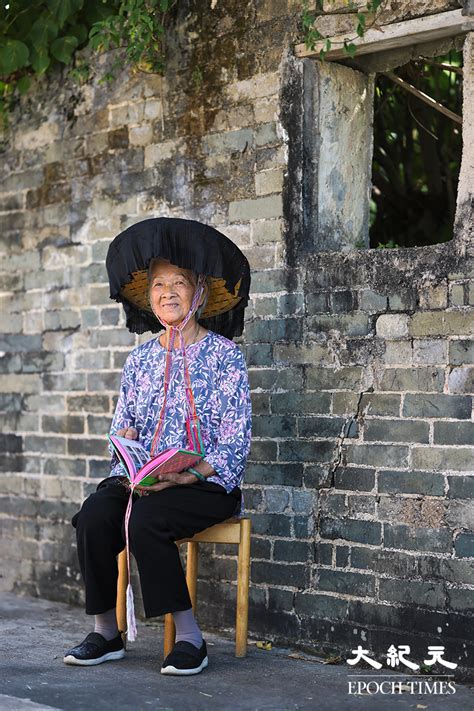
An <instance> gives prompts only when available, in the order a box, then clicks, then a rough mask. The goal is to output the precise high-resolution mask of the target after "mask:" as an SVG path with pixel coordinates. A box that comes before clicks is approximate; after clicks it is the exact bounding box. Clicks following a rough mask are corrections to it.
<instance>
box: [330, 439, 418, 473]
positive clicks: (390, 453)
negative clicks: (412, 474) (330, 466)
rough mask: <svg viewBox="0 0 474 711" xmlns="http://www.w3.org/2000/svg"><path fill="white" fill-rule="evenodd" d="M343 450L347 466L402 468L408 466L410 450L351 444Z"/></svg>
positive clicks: (396, 447) (395, 446) (388, 446)
mask: <svg viewBox="0 0 474 711" xmlns="http://www.w3.org/2000/svg"><path fill="white" fill-rule="evenodd" d="M343 448H344V451H345V463H347V464H367V465H369V466H376V467H380V466H381V467H383V466H386V465H387V464H392V465H393V466H397V467H400V468H405V467H406V466H407V465H408V455H409V449H408V447H402V446H401V445H394V444H393V445H391V444H349V445H344V447H343ZM421 468H422V467H420V469H421Z"/></svg>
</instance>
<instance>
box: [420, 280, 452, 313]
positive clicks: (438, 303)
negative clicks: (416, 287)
mask: <svg viewBox="0 0 474 711" xmlns="http://www.w3.org/2000/svg"><path fill="white" fill-rule="evenodd" d="M447 306H448V286H447V283H442V284H438V285H437V286H427V287H424V288H421V289H420V307H421V308H422V309H445V308H447Z"/></svg>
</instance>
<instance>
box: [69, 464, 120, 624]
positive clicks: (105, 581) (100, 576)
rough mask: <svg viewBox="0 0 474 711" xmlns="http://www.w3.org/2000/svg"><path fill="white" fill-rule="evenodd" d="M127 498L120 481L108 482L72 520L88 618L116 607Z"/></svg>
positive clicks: (101, 486)
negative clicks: (118, 558)
mask: <svg viewBox="0 0 474 711" xmlns="http://www.w3.org/2000/svg"><path fill="white" fill-rule="evenodd" d="M128 495H129V494H128V492H127V490H126V489H125V487H123V486H122V485H121V484H120V483H117V479H115V478H111V479H105V480H104V481H103V482H101V483H100V484H99V487H98V490H97V491H96V492H94V493H93V494H91V495H90V496H89V497H88V498H87V499H86V500H85V501H84V503H83V505H82V507H81V510H80V511H79V512H78V513H77V514H76V515H75V516H74V518H73V520H72V523H73V526H75V528H76V538H77V554H78V558H79V566H80V569H81V573H82V577H83V580H84V584H85V592H86V613H87V614H88V615H98V614H101V613H103V612H106V611H108V610H110V609H111V608H114V607H115V603H116V598H117V575H118V571H117V555H118V554H119V553H120V551H121V550H123V548H124V546H125V543H124V539H123V536H122V525H123V519H124V516H125V509H126V507H127V501H128Z"/></svg>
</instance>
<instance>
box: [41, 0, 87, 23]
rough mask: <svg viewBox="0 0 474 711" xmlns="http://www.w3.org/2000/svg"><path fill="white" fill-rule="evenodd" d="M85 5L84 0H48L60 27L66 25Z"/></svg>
mask: <svg viewBox="0 0 474 711" xmlns="http://www.w3.org/2000/svg"><path fill="white" fill-rule="evenodd" d="M83 4H84V0H47V5H48V7H49V9H50V10H51V13H52V14H53V15H54V17H55V19H56V20H57V22H58V24H59V27H62V26H63V25H64V23H65V22H66V20H67V19H68V17H70V16H71V15H74V13H76V12H77V11H78V10H80V9H81V8H82V6H83Z"/></svg>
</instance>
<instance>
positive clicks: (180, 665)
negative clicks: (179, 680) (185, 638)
mask: <svg viewBox="0 0 474 711" xmlns="http://www.w3.org/2000/svg"><path fill="white" fill-rule="evenodd" d="M208 663H209V660H208V658H207V647H206V642H205V641H204V640H202V645H201V649H198V648H197V647H195V646H194V644H191V642H176V644H175V645H174V647H173V651H172V652H170V653H169V654H168V656H167V657H166V659H165V661H164V662H163V666H162V667H161V673H162V674H178V675H181V676H189V675H190V674H199V672H202V670H203V669H205V667H207V665H208Z"/></svg>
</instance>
